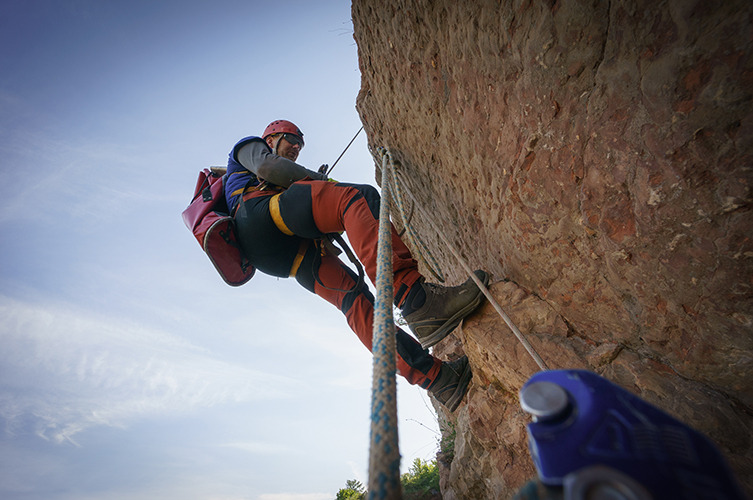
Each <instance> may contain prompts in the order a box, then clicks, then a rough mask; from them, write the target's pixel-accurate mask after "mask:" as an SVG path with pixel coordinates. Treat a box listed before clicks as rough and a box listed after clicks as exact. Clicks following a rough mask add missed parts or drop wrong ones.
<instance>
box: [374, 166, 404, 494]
mask: <svg viewBox="0 0 753 500" xmlns="http://www.w3.org/2000/svg"><path fill="white" fill-rule="evenodd" d="M388 158H389V155H387V154H385V155H384V160H383V163H382V165H383V166H382V203H381V204H380V207H379V244H378V246H377V271H376V272H377V277H376V283H375V285H376V291H377V294H376V301H375V303H374V338H373V341H372V349H371V350H372V352H373V354H374V365H373V378H372V392H371V433H370V434H371V445H370V447H369V498H370V499H377V498H378V499H398V498H402V493H401V486H400V449H399V446H398V432H397V428H398V425H397V424H398V421H397V382H396V380H395V375H396V371H397V370H396V366H397V365H396V359H395V357H396V342H395V324H394V321H393V318H392V300H393V299H392V279H393V276H392V238H391V231H392V226H391V224H390V203H389V198H390V190H389V182H388V176H389V175H390V170H389V169H388V168H387V167H386V166H385V165H386V163H387V161H388Z"/></svg>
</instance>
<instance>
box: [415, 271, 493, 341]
mask: <svg viewBox="0 0 753 500" xmlns="http://www.w3.org/2000/svg"><path fill="white" fill-rule="evenodd" d="M474 274H475V275H476V276H477V277H478V278H479V280H481V282H482V283H483V284H484V286H486V285H487V284H488V283H489V274H488V273H487V272H486V271H481V270H478V271H474ZM419 285H420V286H421V287H423V289H424V292H425V293H426V300H425V301H424V303H423V305H422V306H421V307H419V308H418V309H416V310H415V311H413V312H410V313H408V314H404V315H403V318H404V319H405V321H406V322H407V323H408V326H410V329H411V330H413V333H414V334H415V335H416V337H418V340H419V342H421V347H423V348H424V349H428V348H429V347H431V346H433V345H434V344H436V343H437V342H439V341H440V340H442V339H443V338H445V337H446V336H447V335H449V333H450V332H451V331H452V330H454V329H455V327H456V326H458V325H459V324H460V322H461V321H462V320H463V318H465V317H466V316H468V315H469V314H471V313H472V312H473V311H474V310H475V309H476V308H477V307H478V306H479V304H481V299H482V298H483V296H484V295H483V293H481V290H480V289H479V288H478V286H476V283H474V282H473V279H471V278H468V280H467V281H466V282H465V283H463V284H462V285H458V286H453V287H443V286H439V285H433V284H431V283H423V282H421V283H419Z"/></svg>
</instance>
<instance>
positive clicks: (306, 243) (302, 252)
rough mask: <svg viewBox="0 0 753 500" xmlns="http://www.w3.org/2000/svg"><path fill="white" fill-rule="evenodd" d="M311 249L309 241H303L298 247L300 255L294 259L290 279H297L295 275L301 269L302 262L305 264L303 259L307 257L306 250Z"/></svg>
mask: <svg viewBox="0 0 753 500" xmlns="http://www.w3.org/2000/svg"><path fill="white" fill-rule="evenodd" d="M308 248H309V241H308V240H301V244H300V245H299V246H298V253H297V254H296V256H295V259H293V265H292V266H291V267H290V277H291V278H295V275H296V274H297V273H298V268H299V267H301V262H303V257H304V256H305V255H306V250H308Z"/></svg>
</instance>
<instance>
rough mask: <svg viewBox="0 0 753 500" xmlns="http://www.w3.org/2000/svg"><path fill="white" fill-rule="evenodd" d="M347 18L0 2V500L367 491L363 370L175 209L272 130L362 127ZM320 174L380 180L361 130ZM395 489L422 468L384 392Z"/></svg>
mask: <svg viewBox="0 0 753 500" xmlns="http://www.w3.org/2000/svg"><path fill="white" fill-rule="evenodd" d="M359 87H360V74H359V70H358V58H357V47H356V45H355V42H354V40H353V29H352V23H351V21H350V3H349V2H348V1H345V0H337V1H334V0H327V1H321V2H310V1H277V2H257V1H253V0H238V1H234V0H207V1H195V0H193V1H177V0H164V1H163V0H149V1H146V0H128V1H125V0H113V1H102V0H57V1H53V0H3V2H0V167H1V168H2V173H3V176H4V179H5V180H4V182H2V183H0V234H1V235H2V237H0V318H1V319H2V321H1V322H0V498H3V499H6V500H14V499H24V500H31V499H45V500H68V499H84V500H85V499H101V498H108V499H113V500H120V499H129V500H130V499H134V500H135V499H154V498H160V499H178V498H179V499H189V500H190V499H212V500H240V499H252V500H253V499H258V500H320V499H321V500H324V499H329V498H334V497H335V494H336V492H337V491H338V490H339V489H340V488H342V487H344V486H345V482H346V481H347V480H349V479H357V480H360V481H361V482H362V483H364V484H365V483H367V479H368V478H367V467H368V463H367V462H368V441H369V411H370V409H369V404H370V403H369V402H370V397H371V395H370V392H371V355H370V353H369V352H368V351H367V350H366V349H365V348H364V347H363V346H362V345H361V344H360V342H359V341H358V340H357V338H356V336H355V335H354V334H353V333H352V332H351V331H350V330H349V329H348V327H347V324H346V323H345V320H344V318H343V317H342V315H341V313H340V312H339V311H338V310H337V309H335V308H333V307H332V306H330V305H329V304H327V303H326V302H324V301H323V300H321V299H319V298H318V297H316V296H314V295H313V294H310V293H309V292H307V291H305V290H304V289H303V288H301V287H300V286H299V285H298V284H297V283H296V282H295V280H290V279H276V278H271V277H267V276H264V275H262V274H261V273H257V275H256V276H255V277H254V278H253V279H252V280H251V281H250V282H249V283H248V284H246V285H244V286H242V287H238V288H233V287H229V286H227V285H226V284H225V283H224V282H223V281H222V280H221V278H220V277H219V275H218V274H217V273H216V272H215V270H214V268H213V267H212V265H211V263H210V262H209V260H208V258H207V257H206V255H205V254H204V253H203V252H202V251H201V249H200V247H199V245H198V244H197V242H196V240H194V239H193V236H192V234H191V233H190V232H189V231H188V230H187V229H186V227H185V226H184V225H183V222H182V220H181V212H182V211H183V209H184V208H185V207H186V206H187V204H188V202H189V201H190V198H191V196H192V194H193V189H194V185H195V183H196V178H197V176H198V172H199V171H200V170H201V169H202V168H204V167H207V166H210V165H224V164H225V163H226V160H227V153H228V151H229V150H230V148H231V147H232V145H233V144H234V143H235V142H236V141H237V140H238V139H240V138H242V137H245V136H247V135H253V134H259V133H261V131H262V130H263V129H264V127H265V126H266V124H267V123H269V122H271V121H273V120H275V119H280V118H282V119H288V120H292V121H293V122H295V123H296V124H297V125H298V126H299V127H301V129H302V130H303V131H304V133H305V135H306V148H305V149H303V151H302V153H301V156H300V157H299V160H298V161H299V163H301V164H303V165H305V166H308V167H309V168H312V169H316V168H317V167H318V166H319V165H321V164H322V163H329V164H332V163H333V162H334V160H335V159H336V158H337V157H338V156H339V155H340V153H341V152H342V150H343V149H344V148H345V146H346V145H347V144H348V142H349V141H350V140H351V138H352V137H353V135H354V134H355V133H356V132H357V130H358V128H359V127H360V125H361V123H360V120H359V117H358V114H357V112H356V110H355V99H356V95H357V93H358V90H359ZM332 176H333V177H335V178H337V179H339V180H342V181H347V182H359V183H369V184H375V181H374V165H373V161H372V159H371V157H370V155H369V153H368V151H367V147H366V139H365V137H364V134H361V135H359V137H358V139H357V140H356V141H355V142H354V144H353V146H351V148H350V149H349V150H348V152H347V153H346V154H345V155H344V156H343V158H342V160H340V163H339V164H338V165H337V167H336V168H335V169H334V171H333V172H332ZM398 400H399V406H398V412H399V413H398V414H399V418H400V446H401V454H402V456H403V460H402V469H403V471H406V470H407V469H408V468H409V467H410V465H411V463H412V462H413V460H414V458H421V459H424V460H431V459H433V458H434V455H435V453H436V450H437V447H438V440H439V436H438V431H437V425H436V421H435V416H434V413H433V410H432V409H430V408H431V407H430V404H429V402H428V399H427V397H426V395H425V392H424V391H422V390H420V389H418V388H415V387H412V386H409V385H408V384H407V383H405V382H403V381H402V380H399V383H398Z"/></svg>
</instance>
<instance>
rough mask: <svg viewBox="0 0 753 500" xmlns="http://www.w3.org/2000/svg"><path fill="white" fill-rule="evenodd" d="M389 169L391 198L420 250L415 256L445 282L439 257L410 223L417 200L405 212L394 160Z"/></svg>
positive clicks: (437, 277) (414, 244)
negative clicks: (409, 209) (409, 211)
mask: <svg viewBox="0 0 753 500" xmlns="http://www.w3.org/2000/svg"><path fill="white" fill-rule="evenodd" d="M377 151H379V152H380V154H382V155H383V156H386V155H389V152H388V151H387V150H386V149H385V150H383V148H378V149H377ZM390 160H392V156H390ZM388 170H389V188H390V192H394V196H392V197H391V198H392V201H393V202H394V203H395V206H397V211H398V214H399V215H400V218H401V219H402V222H403V228H404V229H405V234H406V235H407V236H408V240H409V243H410V244H411V246H412V247H413V248H415V249H417V250H418V251H417V252H415V257H416V258H417V259H418V260H419V261H421V263H422V264H423V265H424V266H425V267H426V268H427V269H428V270H429V272H430V273H431V274H432V275H433V276H434V277H435V278H436V279H437V281H439V282H440V283H444V274H443V273H442V269H441V267H440V266H439V263H438V262H437V259H435V258H434V255H433V254H432V253H431V251H430V250H429V247H428V246H427V245H426V244H425V243H424V241H423V240H422V239H421V237H420V236H419V235H418V233H417V232H416V231H415V230H414V229H413V226H412V225H411V223H410V221H411V219H412V217H413V211H414V209H415V207H416V203H415V201H414V203H413V204H412V205H411V214H410V215H406V213H405V206H404V203H403V194H402V188H401V187H400V183H398V182H397V175H395V162H394V161H390V168H388ZM383 186H384V184H383Z"/></svg>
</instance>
